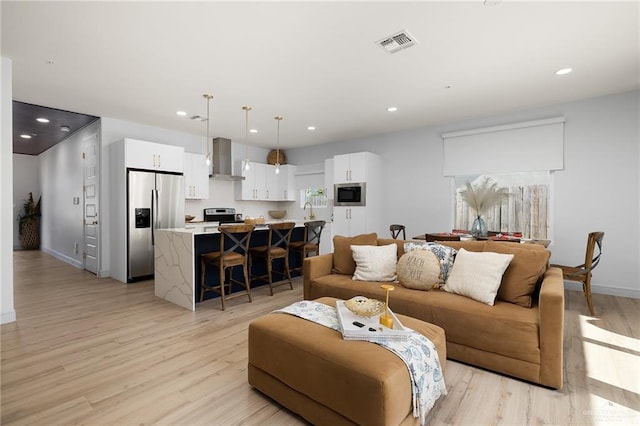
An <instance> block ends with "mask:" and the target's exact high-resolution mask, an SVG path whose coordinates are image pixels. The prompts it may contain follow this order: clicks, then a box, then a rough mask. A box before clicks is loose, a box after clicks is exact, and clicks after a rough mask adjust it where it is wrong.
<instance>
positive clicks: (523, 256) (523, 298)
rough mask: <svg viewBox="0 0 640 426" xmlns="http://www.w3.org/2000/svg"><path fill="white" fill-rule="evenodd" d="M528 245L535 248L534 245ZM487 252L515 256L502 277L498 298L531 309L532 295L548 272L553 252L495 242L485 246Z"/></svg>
mask: <svg viewBox="0 0 640 426" xmlns="http://www.w3.org/2000/svg"><path fill="white" fill-rule="evenodd" d="M527 245H531V246H533V244H527ZM540 247H542V246H540ZM485 251H491V252H494V253H503V254H508V253H511V254H513V255H514V256H513V260H512V261H511V263H510V264H509V267H508V268H507V270H506V271H505V272H504V275H503V276H502V283H501V284H500V288H499V289H498V296H497V297H498V299H500V300H504V301H505V302H510V303H515V304H516V305H519V306H523V307H525V308H530V307H531V295H532V294H533V291H534V290H535V287H536V283H537V282H538V280H539V279H540V278H541V277H542V276H543V275H544V273H545V271H546V270H547V265H548V263H549V258H550V257H551V252H550V251H549V250H539V249H538V250H536V249H535V248H531V247H524V246H523V247H520V246H519V245H515V244H513V245H512V244H507V243H503V242H495V241H489V242H488V243H487V245H486V246H485Z"/></svg>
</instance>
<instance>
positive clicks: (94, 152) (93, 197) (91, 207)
mask: <svg viewBox="0 0 640 426" xmlns="http://www.w3.org/2000/svg"><path fill="white" fill-rule="evenodd" d="M82 144H83V150H84V153H83V156H84V165H83V167H84V194H83V205H84V248H83V258H84V268H85V269H86V270H87V271H89V272H93V273H94V274H96V275H98V274H99V272H100V223H99V220H98V212H99V211H100V209H99V207H100V205H99V199H100V198H99V193H98V191H99V187H98V176H99V173H100V170H99V169H100V140H99V138H98V133H94V134H92V135H91V136H89V137H87V138H86V139H85V140H84V141H82Z"/></svg>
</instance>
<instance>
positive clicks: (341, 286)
mask: <svg viewBox="0 0 640 426" xmlns="http://www.w3.org/2000/svg"><path fill="white" fill-rule="evenodd" d="M354 295H361V296H365V297H370V298H373V299H378V300H385V290H383V289H382V288H380V285H379V283H375V282H368V281H353V280H352V279H351V277H350V276H348V275H335V274H334V275H325V276H322V277H318V278H314V279H313V286H312V288H311V291H310V295H309V297H310V298H311V299H315V298H318V297H323V296H332V297H337V298H339V299H344V300H347V299H350V298H352V297H353V296H354ZM389 307H390V308H391V309H392V310H393V312H394V313H402V314H404V315H407V316H410V317H414V318H420V319H421V320H423V321H426V322H430V323H433V324H436V325H438V326H440V327H442V328H444V329H445V330H446V333H447V342H453V343H457V344H460V345H464V346H467V347H470V348H475V349H478V350H482V351H487V352H491V353H496V354H501V355H503V356H505V357H509V358H514V359H518V360H523V361H526V362H530V363H533V364H539V363H540V342H539V339H538V315H539V310H538V308H537V307H535V308H533V309H523V308H522V307H520V306H518V305H514V304H513V303H507V302H503V301H501V300H496V301H495V305H494V306H489V305H485V304H483V303H478V302H476V301H475V300H472V299H470V298H468V297H465V296H460V295H457V294H452V293H447V292H445V291H443V290H442V289H434V290H432V291H416V290H413V289H409V288H405V287H403V286H396V288H395V291H392V292H391V293H390V294H389ZM494 369H496V370H497V371H500V367H499V366H494Z"/></svg>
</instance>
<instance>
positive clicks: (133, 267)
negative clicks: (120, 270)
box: [127, 170, 184, 282]
mask: <svg viewBox="0 0 640 426" xmlns="http://www.w3.org/2000/svg"><path fill="white" fill-rule="evenodd" d="M127 212H128V217H127V222H128V232H127V234H128V235H127V250H128V263H127V280H128V281H129V282H131V281H135V280H137V279H141V278H149V277H151V276H152V275H153V271H154V264H153V263H154V257H153V246H154V242H155V231H156V229H163V228H179V227H184V176H182V175H181V174H173V173H160V172H148V171H138V170H129V171H128V172H127Z"/></svg>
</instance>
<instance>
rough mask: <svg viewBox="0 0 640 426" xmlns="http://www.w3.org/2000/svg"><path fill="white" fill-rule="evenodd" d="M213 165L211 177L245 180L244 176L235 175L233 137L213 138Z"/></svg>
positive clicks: (210, 172)
mask: <svg viewBox="0 0 640 426" xmlns="http://www.w3.org/2000/svg"><path fill="white" fill-rule="evenodd" d="M211 165H212V166H213V167H212V168H211V169H210V170H209V177H210V178H211V179H215V180H244V176H233V175H232V173H233V161H232V158H231V139H225V138H215V139H213V159H212V161H211Z"/></svg>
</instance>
